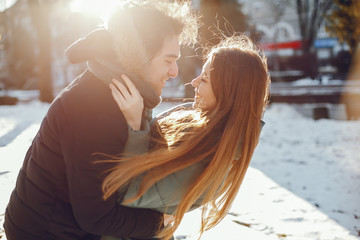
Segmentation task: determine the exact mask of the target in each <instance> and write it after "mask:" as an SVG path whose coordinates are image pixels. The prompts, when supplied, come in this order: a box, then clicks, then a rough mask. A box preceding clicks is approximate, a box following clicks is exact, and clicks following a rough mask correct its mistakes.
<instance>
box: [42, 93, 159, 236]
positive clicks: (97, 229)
mask: <svg viewBox="0 0 360 240" xmlns="http://www.w3.org/2000/svg"><path fill="white" fill-rule="evenodd" d="M73 95H76V96H78V97H77V98H74V97H68V98H66V97H65V98H64V97H63V98H62V99H60V100H59V99H58V100H55V102H54V103H53V105H56V106H54V107H52V108H51V109H55V108H56V109H57V112H56V113H54V112H52V111H49V112H48V121H50V125H51V126H52V128H53V130H54V131H56V132H57V134H58V135H59V136H60V137H59V138H61V139H62V140H61V141H62V142H61V145H62V146H61V148H62V154H63V159H64V162H65V166H66V174H67V176H66V178H67V188H68V192H69V202H70V204H71V207H72V211H73V215H74V217H75V220H76V222H77V224H78V225H79V227H80V228H81V229H83V230H84V231H86V232H88V233H92V234H94V235H112V236H119V237H125V238H151V237H153V236H154V235H156V232H157V231H158V230H159V228H160V225H162V221H163V220H162V214H161V213H159V212H156V211H152V210H149V209H134V208H128V207H125V206H121V205H119V204H117V198H116V194H114V195H113V196H111V197H110V198H109V199H107V200H104V199H103V192H102V182H103V180H104V178H105V177H106V175H107V170H108V169H111V168H112V167H114V164H113V163H104V162H103V163H101V162H100V163H97V161H98V160H101V159H104V157H103V156H101V155H98V154H96V153H107V154H110V155H112V154H114V155H115V154H117V153H121V151H122V150H123V149H122V148H120V147H119V144H120V143H122V144H124V143H125V140H126V137H127V134H126V128H127V126H126V122H125V121H124V118H123V116H119V115H120V114H117V115H116V114H115V113H116V110H117V109H116V107H112V108H109V107H108V106H107V105H106V104H108V105H109V103H108V102H110V100H108V102H107V103H105V102H101V101H105V100H103V99H102V98H95V97H94V100H91V98H90V100H89V97H87V95H91V94H89V93H86V92H85V93H84V94H80V93H77V92H75V94H72V96H73ZM79 95H80V96H79ZM110 96H111V95H110ZM83 99H86V100H88V101H92V102H89V103H88V102H85V103H84V101H85V100H83ZM76 101H82V102H81V104H79V103H77V102H76ZM110 103H111V102H110ZM74 105H76V107H74ZM104 107H107V108H109V109H108V110H106V111H105V110H101V108H104ZM94 109H95V110H94ZM90 113H92V114H93V115H91V114H90ZM106 114H107V115H106ZM89 116H91V117H90V118H89Z"/></svg>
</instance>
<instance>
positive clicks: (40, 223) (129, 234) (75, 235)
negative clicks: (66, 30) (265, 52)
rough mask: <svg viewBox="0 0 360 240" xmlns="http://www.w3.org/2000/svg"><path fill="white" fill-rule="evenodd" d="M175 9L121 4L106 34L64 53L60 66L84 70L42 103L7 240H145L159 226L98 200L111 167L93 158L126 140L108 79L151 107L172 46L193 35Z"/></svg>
mask: <svg viewBox="0 0 360 240" xmlns="http://www.w3.org/2000/svg"><path fill="white" fill-rule="evenodd" d="M184 6H188V3H187V4H185V5H184V4H179V3H168V2H165V1H164V2H163V1H152V2H142V1H139V3H136V4H135V3H133V2H132V3H130V4H127V5H124V6H122V7H121V8H119V9H118V10H117V11H116V12H115V13H114V15H113V17H112V18H111V19H110V21H109V23H108V28H107V29H101V30H96V31H94V32H91V33H90V34H88V36H86V38H84V39H80V40H79V41H77V42H76V43H74V44H73V45H72V46H71V47H70V48H69V49H68V50H67V55H68V58H69V59H70V61H72V62H74V63H76V62H81V61H87V62H88V66H89V69H87V70H86V71H85V72H84V73H83V74H82V75H80V76H79V77H78V78H77V79H75V80H74V81H73V82H72V83H71V84H70V85H69V86H68V87H67V88H65V89H64V90H63V91H62V92H61V93H60V94H59V96H58V97H57V98H56V99H55V100H54V102H53V103H52V104H51V106H50V108H49V110H48V112H47V114H46V116H45V117H44V119H43V121H42V124H41V127H40V130H39V132H38V133H37V135H36V137H35V138H34V140H33V143H32V145H31V146H30V148H29V150H28V152H27V154H26V156H25V160H24V164H23V167H22V169H21V170H20V172H19V175H18V179H17V183H16V187H15V189H14V191H13V193H12V195H11V198H10V201H9V204H8V206H7V209H6V213H5V223H4V228H5V232H6V236H7V239H8V240H14V239H16V240H19V239H26V240H33V239H34V240H35V239H46V240H49V239H62V240H72V239H99V238H100V237H99V236H100V235H112V236H118V237H124V238H151V237H153V236H155V235H156V233H157V232H158V230H159V229H160V228H161V227H162V226H163V216H162V214H160V213H158V212H156V211H152V210H147V209H135V208H127V207H124V206H121V205H119V204H117V203H116V199H117V196H113V197H111V198H109V199H107V200H106V201H105V200H104V199H103V191H102V182H103V179H104V178H105V177H106V175H107V171H108V170H109V169H111V168H112V167H114V164H115V163H103V162H102V163H99V162H97V160H101V159H102V157H103V155H101V154H96V153H103V154H107V155H117V154H121V153H122V150H123V149H124V145H125V143H126V140H127V134H128V125H127V123H126V121H125V118H124V116H123V114H122V113H121V112H120V111H119V109H118V107H117V105H116V103H115V101H114V100H113V98H112V95H111V91H110V89H109V87H108V84H109V82H111V79H112V78H117V79H120V78H121V77H120V76H121V74H122V73H126V74H127V75H129V76H130V77H131V79H132V80H133V81H134V83H135V85H136V87H137V88H138V89H139V91H140V93H141V95H142V97H143V99H144V105H145V106H146V107H147V108H153V107H155V106H156V105H157V104H158V103H159V102H160V94H161V90H162V88H163V87H164V84H165V82H166V81H167V80H168V79H169V78H171V77H176V76H177V74H178V68H177V64H176V60H177V59H178V58H179V54H180V53H179V49H180V48H179V42H189V41H190V42H191V40H194V39H195V37H196V33H197V25H196V24H195V23H197V21H196V18H195V17H194V16H193V15H191V14H190V12H189V11H187V12H186V11H184ZM188 7H189V6H188ZM180 9H182V11H180Z"/></svg>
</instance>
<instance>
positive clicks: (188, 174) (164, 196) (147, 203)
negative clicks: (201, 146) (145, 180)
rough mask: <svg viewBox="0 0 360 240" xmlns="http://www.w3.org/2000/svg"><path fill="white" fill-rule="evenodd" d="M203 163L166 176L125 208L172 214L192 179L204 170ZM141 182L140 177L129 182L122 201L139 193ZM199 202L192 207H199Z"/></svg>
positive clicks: (204, 165)
mask: <svg viewBox="0 0 360 240" xmlns="http://www.w3.org/2000/svg"><path fill="white" fill-rule="evenodd" d="M205 162H206V161H201V162H199V163H196V164H194V165H192V166H189V167H187V168H185V169H183V170H180V171H177V172H174V173H172V174H170V175H168V176H166V177H165V178H163V179H161V180H159V181H158V182H156V183H155V184H154V185H153V186H151V187H150V188H149V189H148V190H147V191H146V193H145V194H144V195H142V196H141V197H140V198H138V199H137V200H135V201H133V202H131V203H129V204H126V206H129V207H134V208H150V209H155V210H157V211H160V212H163V213H167V214H173V213H174V211H175V210H176V207H177V206H178V205H179V203H180V201H181V200H182V198H183V196H184V195H185V194H186V192H187V190H188V188H189V187H190V186H191V183H192V182H193V179H194V178H195V177H197V176H198V175H199V174H200V173H201V172H202V171H203V170H204V169H205V167H206V164H205ZM141 180H142V177H141V176H140V177H137V178H135V179H134V180H133V181H132V182H131V184H130V186H129V188H128V191H127V193H126V195H125V197H124V200H126V199H129V198H131V197H133V196H135V194H136V193H137V192H138V191H139V188H140V185H141ZM201 202H202V198H201V199H198V200H197V201H196V206H193V207H199V206H200V204H201Z"/></svg>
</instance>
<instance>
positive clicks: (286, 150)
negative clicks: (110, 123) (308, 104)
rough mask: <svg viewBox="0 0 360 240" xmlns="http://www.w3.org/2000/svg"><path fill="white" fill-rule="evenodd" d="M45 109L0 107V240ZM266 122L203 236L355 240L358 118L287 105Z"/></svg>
mask: <svg viewBox="0 0 360 240" xmlns="http://www.w3.org/2000/svg"><path fill="white" fill-rule="evenodd" d="M170 105H172V104H171V103H163V104H162V105H160V106H159V107H158V108H157V109H155V111H154V114H156V113H159V112H160V111H162V110H164V109H166V108H168V107H170ZM48 107H49V105H48V104H44V103H39V102H38V101H31V102H29V103H20V104H18V105H16V106H0V192H1V194H0V224H1V226H0V238H1V237H3V238H1V239H4V236H3V235H4V233H3V230H2V221H3V213H4V210H5V207H6V204H7V202H8V198H9V195H10V193H11V191H12V189H13V187H14V184H15V180H16V175H17V172H18V170H19V168H20V167H21V164H22V161H23V157H24V155H25V153H26V150H27V148H28V146H29V145H30V144H31V141H32V139H33V137H34V136H35V134H36V131H37V129H38V128H39V126H40V122H41V119H42V117H43V116H44V115H45V113H46V111H47V109H48ZM264 120H265V122H266V125H265V127H264V128H263V131H262V135H261V139H260V143H259V145H258V148H257V149H256V152H255V155H254V157H253V161H252V163H251V167H250V168H249V170H248V172H247V175H246V177H245V180H244V183H243V186H242V188H241V189H240V192H239V194H238V196H237V198H236V200H235V202H234V204H233V206H232V209H231V211H230V213H229V215H228V216H227V217H226V218H225V219H224V220H223V221H222V222H221V223H220V224H219V225H218V226H216V227H215V228H213V229H212V230H210V231H208V232H207V233H205V234H204V235H203V238H202V239H205V240H213V239H214V240H215V239H227V240H233V239H234V240H235V239H246V240H262V239H264V240H266V239H267V240H269V239H290V240H305V239H306V240H310V239H311V240H314V239H318V240H353V239H354V240H355V239H360V238H359V235H360V219H359V218H360V154H359V151H360V148H359V146H360V121H338V120H330V119H322V120H318V121H314V120H312V119H310V118H306V117H304V116H302V115H301V114H300V113H298V112H297V111H296V110H295V109H294V108H293V107H291V106H290V105H286V104H273V105H271V106H270V107H269V109H268V110H267V112H266V114H265V116H264ZM199 214H200V212H199V211H197V210H196V211H193V212H191V213H188V214H187V215H186V217H185V219H184V221H183V223H182V225H181V226H180V228H179V229H178V231H177V232H176V236H177V239H186V240H192V239H196V237H197V234H196V232H197V230H198V219H199V217H200V215H199Z"/></svg>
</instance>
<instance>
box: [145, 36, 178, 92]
mask: <svg viewBox="0 0 360 240" xmlns="http://www.w3.org/2000/svg"><path fill="white" fill-rule="evenodd" d="M179 57H180V45H179V38H178V37H177V36H172V37H168V38H166V39H165V40H164V43H163V46H162V48H161V49H160V51H159V52H158V54H156V55H155V56H154V57H153V58H152V59H151V60H150V63H149V65H148V66H147V67H146V69H145V78H144V79H145V81H147V82H149V83H150V84H151V86H152V87H153V89H154V90H155V92H156V93H157V94H158V95H159V96H161V91H162V89H163V87H164V86H165V83H166V81H167V80H169V78H174V77H176V76H177V75H178V66H177V63H176V60H177V59H179Z"/></svg>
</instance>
